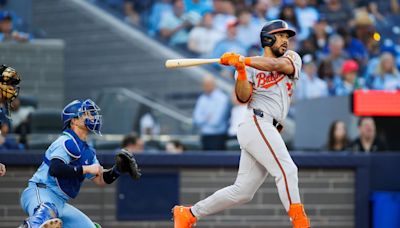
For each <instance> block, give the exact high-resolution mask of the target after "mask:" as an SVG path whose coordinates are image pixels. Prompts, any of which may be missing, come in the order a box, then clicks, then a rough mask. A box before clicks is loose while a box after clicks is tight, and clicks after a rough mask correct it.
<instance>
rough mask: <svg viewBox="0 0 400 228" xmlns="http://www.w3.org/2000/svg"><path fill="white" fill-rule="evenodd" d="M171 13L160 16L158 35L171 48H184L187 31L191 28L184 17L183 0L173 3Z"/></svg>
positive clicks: (187, 35)
mask: <svg viewBox="0 0 400 228" xmlns="http://www.w3.org/2000/svg"><path fill="white" fill-rule="evenodd" d="M173 6H174V8H173V12H172V13H165V14H163V15H161V21H160V26H159V28H160V34H161V37H162V38H164V39H166V40H167V41H168V43H169V45H171V46H176V47H181V48H183V49H185V48H186V43H187V41H188V37H189V30H190V29H191V28H192V27H193V24H192V22H191V21H190V20H189V19H188V18H185V17H184V12H185V5H184V4H183V0H174V1H173Z"/></svg>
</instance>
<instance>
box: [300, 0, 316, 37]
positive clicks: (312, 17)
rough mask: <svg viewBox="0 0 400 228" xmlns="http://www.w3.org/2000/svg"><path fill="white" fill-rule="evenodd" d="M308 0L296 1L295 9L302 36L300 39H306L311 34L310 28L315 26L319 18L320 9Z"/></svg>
mask: <svg viewBox="0 0 400 228" xmlns="http://www.w3.org/2000/svg"><path fill="white" fill-rule="evenodd" d="M307 1H308V0H295V1H294V2H295V8H294V10H295V13H296V17H297V19H298V22H299V27H300V28H301V29H300V31H301V33H300V35H301V37H300V38H299V39H300V40H304V39H306V38H307V37H308V36H309V34H310V30H311V29H312V28H313V27H314V25H315V23H316V22H317V20H318V18H319V13H318V11H317V10H316V9H315V8H314V7H313V6H310V5H309V4H308V2H307Z"/></svg>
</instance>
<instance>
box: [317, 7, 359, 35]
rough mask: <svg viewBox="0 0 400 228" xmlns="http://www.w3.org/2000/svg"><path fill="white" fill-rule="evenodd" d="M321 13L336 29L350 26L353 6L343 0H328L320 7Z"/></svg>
mask: <svg viewBox="0 0 400 228" xmlns="http://www.w3.org/2000/svg"><path fill="white" fill-rule="evenodd" d="M320 13H322V14H324V15H325V17H326V19H327V21H328V24H329V25H331V26H332V27H333V28H334V29H336V28H339V27H348V22H349V21H350V20H351V19H352V15H353V12H352V10H351V8H350V7H348V6H347V5H346V3H345V1H342V0H326V1H325V4H323V5H322V6H321V8H320Z"/></svg>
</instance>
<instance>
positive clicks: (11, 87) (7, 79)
mask: <svg viewBox="0 0 400 228" xmlns="http://www.w3.org/2000/svg"><path fill="white" fill-rule="evenodd" d="M0 72H1V76H0V95H1V101H2V102H4V105H5V109H6V116H7V117H10V104H11V102H12V101H13V100H14V99H15V98H16V97H17V96H18V94H19V86H18V85H19V83H20V81H21V79H20V77H19V74H18V72H17V71H16V70H15V69H14V68H11V67H7V66H5V65H2V66H1V67H0Z"/></svg>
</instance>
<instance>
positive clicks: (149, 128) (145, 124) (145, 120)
mask: <svg viewBox="0 0 400 228" xmlns="http://www.w3.org/2000/svg"><path fill="white" fill-rule="evenodd" d="M137 117H138V118H136V120H135V121H134V127H133V131H134V132H139V133H140V135H141V136H143V135H147V136H154V135H159V134H160V124H159V123H158V121H157V118H156V117H155V116H154V114H153V111H152V109H151V108H150V107H149V106H147V105H142V106H140V107H139V110H138V114H137Z"/></svg>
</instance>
